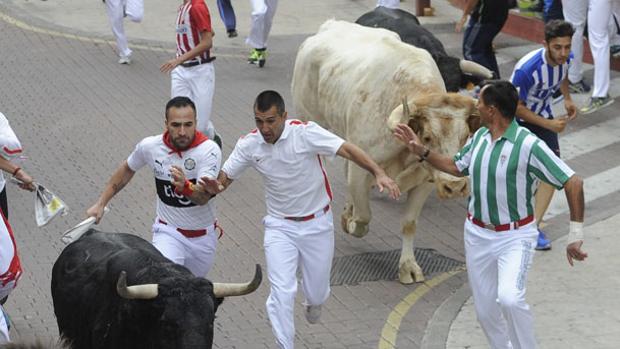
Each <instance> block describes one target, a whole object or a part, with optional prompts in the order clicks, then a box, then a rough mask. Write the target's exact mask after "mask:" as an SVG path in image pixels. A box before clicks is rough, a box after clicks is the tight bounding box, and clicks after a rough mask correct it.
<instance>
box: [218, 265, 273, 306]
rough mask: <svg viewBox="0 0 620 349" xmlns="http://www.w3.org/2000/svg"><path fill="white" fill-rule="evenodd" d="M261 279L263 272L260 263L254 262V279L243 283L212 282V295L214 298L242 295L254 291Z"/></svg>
mask: <svg viewBox="0 0 620 349" xmlns="http://www.w3.org/2000/svg"><path fill="white" fill-rule="evenodd" d="M262 280H263V272H262V270H261V267H260V264H256V272H254V279H253V280H252V281H250V282H246V283H243V284H229V283H219V282H214V283H213V295H214V296H215V298H224V297H231V296H243V295H246V294H248V293H252V292H254V291H256V289H257V288H258V286H260V283H261V281H262Z"/></svg>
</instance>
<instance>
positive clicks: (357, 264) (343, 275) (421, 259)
mask: <svg viewBox="0 0 620 349" xmlns="http://www.w3.org/2000/svg"><path fill="white" fill-rule="evenodd" d="M415 257H416V260H417V261H418V265H420V267H421V268H422V271H423V272H424V275H426V276H427V277H428V276H430V275H432V274H435V273H439V272H446V271H451V270H455V269H458V268H460V267H462V266H463V265H464V264H465V263H463V262H460V261H457V260H455V259H452V258H448V257H446V256H443V255H441V254H439V253H438V252H437V251H435V250H433V249H426V248H416V249H415ZM399 259H400V250H392V251H383V252H371V253H362V254H356V255H352V256H344V257H338V258H334V263H333V265H332V275H331V280H330V282H331V285H332V286H339V285H357V284H358V283H360V282H365V281H377V280H390V281H391V280H397V279H398V260H399Z"/></svg>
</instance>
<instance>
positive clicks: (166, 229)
mask: <svg viewBox="0 0 620 349" xmlns="http://www.w3.org/2000/svg"><path fill="white" fill-rule="evenodd" d="M165 126H166V132H165V133H164V134H161V135H157V136H151V137H147V138H145V139H143V140H142V141H141V142H140V143H138V145H137V146H136V148H135V150H134V151H133V152H132V153H131V154H130V155H129V158H128V159H127V160H125V161H124V162H123V163H122V164H121V166H120V167H119V168H118V169H117V170H116V172H115V173H114V174H113V175H112V177H111V178H110V180H109V181H108V184H107V185H106V187H105V189H104V190H103V193H101V196H100V197H99V199H98V200H97V202H96V203H95V204H94V205H93V206H92V207H91V208H89V209H88V210H87V211H86V214H87V215H88V216H91V217H95V218H96V222H97V223H99V221H100V220H101V217H102V216H103V213H104V211H103V210H104V207H105V206H106V205H107V204H108V202H109V201H110V200H111V199H112V198H113V197H114V195H116V194H117V193H118V192H119V191H121V190H122V189H123V188H124V187H125V185H127V183H129V181H130V180H131V178H132V177H133V175H134V173H135V172H136V171H138V170H139V169H140V168H142V167H143V166H145V165H147V166H149V167H150V168H151V170H152V171H153V174H154V176H155V186H156V188H157V197H158V200H157V217H156V218H155V222H154V224H153V245H155V247H156V248H157V249H158V250H159V251H160V252H161V253H162V254H163V255H164V256H166V257H167V258H168V259H170V260H171V261H173V262H175V263H178V264H181V265H184V266H185V267H187V268H188V269H189V270H190V271H191V272H192V273H193V274H194V275H196V276H198V277H204V276H206V275H207V273H208V272H209V269H210V268H211V266H212V265H213V260H214V258H215V249H216V246H217V238H218V236H217V234H216V230H217V227H218V226H217V221H216V217H215V205H214V204H213V202H212V201H211V200H210V199H211V197H212V196H211V195H209V194H208V193H206V192H205V190H204V189H203V188H202V185H201V184H196V180H197V179H198V178H200V177H204V176H211V177H216V176H217V175H218V173H219V170H220V163H221V158H222V154H221V151H220V148H219V147H218V146H217V144H216V143H215V142H213V141H212V140H210V139H208V138H207V137H206V136H205V135H204V134H202V133H200V132H199V131H197V130H196V107H195V106H194V103H193V102H192V101H191V100H190V99H189V98H187V97H175V98H173V99H171V100H170V101H169V102H168V104H167V105H166V118H165Z"/></svg>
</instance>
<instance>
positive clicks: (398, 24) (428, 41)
mask: <svg viewBox="0 0 620 349" xmlns="http://www.w3.org/2000/svg"><path fill="white" fill-rule="evenodd" d="M355 23H357V24H361V25H363V26H366V27H375V28H384V29H388V30H391V31H393V32H395V33H397V34H398V35H399V36H400V39H401V40H402V41H403V42H406V43H408V44H409V45H413V46H415V47H418V48H421V49H425V50H426V51H428V53H430V54H431V56H432V57H433V60H434V61H435V63H436V64H437V67H438V68H439V72H440V73H441V77H442V78H443V81H444V83H445V85H446V90H447V91H448V92H458V91H459V88H461V87H465V86H466V85H467V83H468V82H471V83H473V84H478V83H479V82H480V81H481V79H490V78H491V77H492V73H491V71H489V70H488V69H486V68H484V67H482V66H481V65H479V64H477V63H474V62H471V61H467V60H463V59H460V58H457V57H452V56H448V54H447V53H446V49H445V48H444V46H443V44H442V43H441V41H439V40H438V39H437V38H436V37H435V36H434V35H433V33H431V32H430V31H428V30H427V29H426V28H424V27H422V26H421V25H420V21H418V18H417V17H416V16H414V15H412V14H411V13H409V12H407V11H403V10H399V9H389V8H386V7H382V6H379V7H377V8H375V9H374V10H372V11H370V12H368V13H365V14H364V15H362V16H361V17H360V18H358V19H357V21H355Z"/></svg>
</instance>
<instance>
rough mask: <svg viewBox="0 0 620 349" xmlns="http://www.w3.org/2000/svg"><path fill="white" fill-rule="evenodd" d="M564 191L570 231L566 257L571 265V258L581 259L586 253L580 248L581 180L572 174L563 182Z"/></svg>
mask: <svg viewBox="0 0 620 349" xmlns="http://www.w3.org/2000/svg"><path fill="white" fill-rule="evenodd" d="M564 191H565V192H566V200H567V201H568V208H569V210H570V231H569V233H568V241H567V243H568V245H567V246H566V258H567V259H568V263H569V264H570V265H571V266H572V265H573V259H576V260H578V261H583V260H584V259H586V257H588V254H587V253H585V252H583V251H582V250H581V245H583V216H584V214H583V213H584V207H585V205H584V198H583V180H582V179H581V178H580V177H579V176H577V175H573V176H572V177H571V178H570V179H569V180H568V181H567V182H566V183H564Z"/></svg>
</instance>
